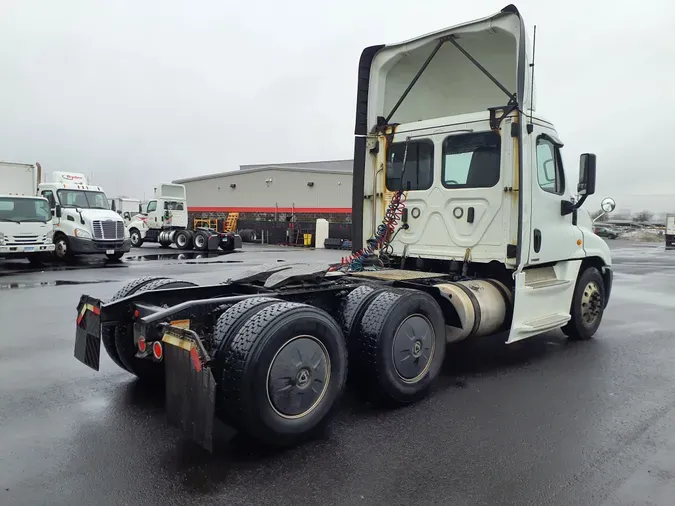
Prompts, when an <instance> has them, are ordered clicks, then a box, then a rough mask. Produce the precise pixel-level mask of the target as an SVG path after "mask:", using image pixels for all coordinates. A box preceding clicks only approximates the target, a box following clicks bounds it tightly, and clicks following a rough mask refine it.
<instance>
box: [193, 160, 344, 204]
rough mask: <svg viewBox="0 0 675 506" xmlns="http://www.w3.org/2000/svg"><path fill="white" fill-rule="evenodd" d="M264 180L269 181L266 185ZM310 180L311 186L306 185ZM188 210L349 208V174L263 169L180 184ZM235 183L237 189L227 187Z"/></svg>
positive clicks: (235, 172)
mask: <svg viewBox="0 0 675 506" xmlns="http://www.w3.org/2000/svg"><path fill="white" fill-rule="evenodd" d="M267 179H272V182H271V183H269V184H268V183H267V182H266V180H267ZM309 181H313V182H314V186H313V187H309V186H307V182H309ZM183 184H184V185H185V188H186V189H187V201H188V207H189V208H195V207H197V208H200V207H212V208H219V207H242V208H251V207H274V206H275V205H276V206H279V207H291V206H293V205H295V207H296V208H298V207H299V208H317V207H318V208H351V206H352V174H351V173H330V172H322V171H316V172H314V171H288V170H285V171H284V170H274V169H270V170H264V171H259V172H258V171H256V172H243V173H239V172H237V171H234V172H233V173H232V175H229V174H228V175H227V176H220V177H215V178H211V179H203V180H200V181H189V182H185V183H183ZM231 184H236V185H237V186H236V188H230V185H231Z"/></svg>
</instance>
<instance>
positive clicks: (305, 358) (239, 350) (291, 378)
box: [219, 302, 347, 446]
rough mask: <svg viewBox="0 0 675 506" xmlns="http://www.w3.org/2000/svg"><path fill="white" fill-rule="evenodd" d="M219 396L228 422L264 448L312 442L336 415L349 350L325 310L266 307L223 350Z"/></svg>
mask: <svg viewBox="0 0 675 506" xmlns="http://www.w3.org/2000/svg"><path fill="white" fill-rule="evenodd" d="M221 353H223V358H222V361H223V369H222V378H221V381H220V385H219V386H220V392H219V397H220V400H221V401H222V402H221V405H222V406H223V413H222V416H224V418H225V420H226V422H227V423H229V424H230V425H232V426H233V427H235V428H236V429H238V430H239V431H241V432H243V433H246V434H248V435H250V436H252V437H254V438H257V439H259V440H261V441H263V442H265V443H268V444H272V445H277V446H287V445H292V444H297V443H299V442H301V441H303V440H306V439H309V438H311V437H312V436H313V435H315V434H316V433H317V432H319V431H320V430H322V429H323V428H324V427H325V425H326V424H327V423H328V421H329V420H330V418H331V415H332V414H333V413H334V409H335V407H336V406H337V402H338V400H339V398H340V397H341V395H342V393H343V391H344V386H345V380H346V377H347V349H346V346H345V342H344V338H343V336H342V332H341V331H340V328H339V327H338V325H337V323H335V321H334V320H333V319H332V318H331V317H330V316H329V315H328V314H327V313H325V312H324V311H322V310H320V309H317V308H315V307H312V306H309V305H306V304H298V303H291V302H278V303H275V304H272V305H264V306H262V307H261V309H260V310H259V311H258V312H257V313H255V314H254V315H253V316H252V317H251V318H250V319H249V320H248V321H247V322H246V323H245V324H244V325H243V326H242V327H241V329H239V331H238V332H237V333H236V335H234V336H233V337H232V338H231V339H230V340H228V341H227V343H226V345H225V347H224V348H223V350H222V351H221Z"/></svg>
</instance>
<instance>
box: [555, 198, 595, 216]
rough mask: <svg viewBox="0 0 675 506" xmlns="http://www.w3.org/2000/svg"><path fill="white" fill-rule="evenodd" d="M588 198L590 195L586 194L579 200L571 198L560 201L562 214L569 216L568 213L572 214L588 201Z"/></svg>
mask: <svg viewBox="0 0 675 506" xmlns="http://www.w3.org/2000/svg"><path fill="white" fill-rule="evenodd" d="M586 198H588V195H586V194H584V195H582V196H581V198H579V200H577V201H576V202H574V203H573V202H570V201H569V200H563V201H561V202H560V214H561V215H562V216H567V215H568V214H572V213H573V212H574V211H576V210H577V209H579V208H580V207H581V206H583V205H584V202H585V201H586Z"/></svg>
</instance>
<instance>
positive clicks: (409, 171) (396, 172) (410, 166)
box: [386, 140, 434, 191]
mask: <svg viewBox="0 0 675 506" xmlns="http://www.w3.org/2000/svg"><path fill="white" fill-rule="evenodd" d="M406 144H408V153H407V155H406ZM404 157H405V172H403V158H404ZM401 175H403V186H401ZM433 181H434V144H433V142H431V141H430V140H416V141H408V142H407V143H406V142H395V143H393V144H392V145H391V146H389V151H388V152H387V177H386V185H387V189H388V190H390V191H396V190H399V189H401V188H402V189H403V190H428V189H429V188H431V185H432V184H433Z"/></svg>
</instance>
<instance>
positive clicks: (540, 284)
mask: <svg viewBox="0 0 675 506" xmlns="http://www.w3.org/2000/svg"><path fill="white" fill-rule="evenodd" d="M571 284H572V282H571V281H570V280H568V279H542V280H540V281H531V282H529V283H525V287H526V288H529V289H531V290H538V289H541V288H551V287H554V286H559V287H561V288H562V287H566V286H569V285H571Z"/></svg>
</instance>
